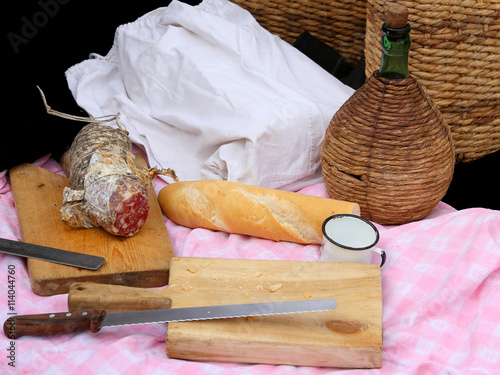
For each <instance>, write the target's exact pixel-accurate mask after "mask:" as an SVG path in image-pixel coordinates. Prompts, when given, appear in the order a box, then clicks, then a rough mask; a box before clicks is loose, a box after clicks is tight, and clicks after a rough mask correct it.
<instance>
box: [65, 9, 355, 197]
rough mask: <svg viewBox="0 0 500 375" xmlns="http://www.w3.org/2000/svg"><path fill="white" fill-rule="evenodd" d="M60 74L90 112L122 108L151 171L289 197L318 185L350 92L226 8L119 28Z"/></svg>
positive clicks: (173, 12)
mask: <svg viewBox="0 0 500 375" xmlns="http://www.w3.org/2000/svg"><path fill="white" fill-rule="evenodd" d="M66 78H67V81H68V85H69V88H70V90H71V92H72V94H73V96H74V98H75V100H76V102H77V103H78V105H79V106H81V107H82V108H83V109H84V110H86V111H87V112H88V113H89V114H90V115H92V116H94V117H97V116H103V115H109V114H116V113H117V112H120V114H121V116H120V119H121V121H122V122H123V124H124V125H125V126H126V128H127V130H128V131H129V133H130V138H131V140H132V142H134V143H136V144H137V145H140V146H142V148H143V149H144V150H145V152H146V153H147V156H148V159H149V163H150V165H152V166H154V165H156V166H159V167H163V168H172V169H174V170H175V171H176V173H177V175H178V176H179V179H180V180H198V179H227V180H230V181H236V182H241V183H247V184H252V185H258V186H264V187H269V188H284V189H288V190H298V189H300V188H301V187H302V186H305V185H307V184H309V183H311V182H312V181H313V180H315V181H317V179H318V178H319V179H321V173H320V148H321V142H322V140H323V137H324V132H325V130H326V128H327V126H328V124H329V122H330V120H331V118H332V116H333V114H334V113H335V112H336V111H337V110H338V108H339V107H340V106H341V105H342V104H343V103H344V102H345V100H347V98H349V96H350V95H351V94H352V93H353V90H352V89H351V88H350V87H348V86H346V85H344V84H342V83H341V82H340V81H339V80H337V79H336V78H335V77H333V76H331V75H330V74H329V73H327V72H326V71H324V70H323V69H322V68H321V67H319V66H318V65H317V64H316V63H314V62H313V61H312V60H310V59H309V58H308V57H306V56H305V55H303V54H302V53H301V52H299V51H298V50H296V49H295V48H294V47H293V46H291V45H289V44H288V43H286V42H285V41H283V40H281V39H280V38H278V37H277V36H275V35H272V34H271V33H269V32H268V31H267V30H265V29H264V28H262V27H261V26H260V25H259V24H258V23H257V22H256V21H255V19H254V18H253V16H252V15H251V14H250V13H249V12H247V11H246V10H244V9H243V8H241V7H239V6H238V5H236V4H234V3H231V2H230V1H228V0H205V1H203V2H202V3H200V4H199V5H197V6H191V5H188V4H184V3H182V2H179V1H176V0H174V1H172V2H171V3H170V4H169V5H168V6H167V7H164V8H158V9H156V10H154V11H152V12H150V13H148V14H146V15H144V16H143V17H141V18H139V19H138V20H136V21H135V22H132V23H129V24H125V25H122V26H120V27H119V28H118V29H117V30H116V34H115V40H114V43H113V46H112V48H111V50H110V51H109V53H108V54H107V55H106V56H104V57H103V56H94V58H91V59H89V60H85V61H83V62H81V63H79V64H77V65H75V66H73V67H71V68H70V69H68V70H67V71H66Z"/></svg>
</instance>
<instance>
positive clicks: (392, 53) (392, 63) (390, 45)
mask: <svg viewBox="0 0 500 375" xmlns="http://www.w3.org/2000/svg"><path fill="white" fill-rule="evenodd" d="M410 30H411V27H410V24H409V23H408V10H407V9H406V7H403V6H397V5H396V6H393V7H391V8H389V10H388V12H387V19H386V22H384V24H383V25H382V32H383V35H382V40H381V44H382V60H381V62H380V70H379V74H380V76H381V77H384V78H389V79H393V78H408V77H409V73H408V51H409V50H410V45H411V39H410Z"/></svg>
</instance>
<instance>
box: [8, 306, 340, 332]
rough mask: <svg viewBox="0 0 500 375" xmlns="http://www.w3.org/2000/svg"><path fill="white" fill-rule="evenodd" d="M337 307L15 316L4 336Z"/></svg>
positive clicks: (254, 307)
mask: <svg viewBox="0 0 500 375" xmlns="http://www.w3.org/2000/svg"><path fill="white" fill-rule="evenodd" d="M336 307H337V301H335V300H334V299H309V300H300V301H280V302H263V303H249V304H238V305H216V306H202V307H182V308H173V309H161V310H141V311H122V312H111V313H106V311H104V310H91V311H84V312H72V313H69V312H68V313H52V314H36V315H16V316H12V317H10V318H9V319H7V320H6V321H5V323H4V333H5V335H6V336H7V337H9V338H10V339H17V338H19V337H21V336H25V335H29V336H52V335H56V334H62V333H72V332H79V331H85V330H90V331H91V332H98V331H99V330H100V329H101V328H104V327H111V326H122V325H133V324H149V323H168V322H186V321H194V320H211V319H227V318H241V317H249V316H264V315H277V314H294V313H306V312H316V311H329V310H333V309H335V308H336Z"/></svg>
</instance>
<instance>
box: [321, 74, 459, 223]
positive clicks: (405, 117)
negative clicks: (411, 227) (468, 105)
mask: <svg viewBox="0 0 500 375" xmlns="http://www.w3.org/2000/svg"><path fill="white" fill-rule="evenodd" d="M321 165H322V171H323V180H324V182H325V185H326V187H327V189H328V192H329V194H330V196H331V197H335V198H336V199H340V200H346V201H349V202H357V203H359V205H360V207H361V216H363V217H364V218H366V219H368V220H373V221H375V222H377V223H379V224H383V225H391V224H394V225H396V224H405V223H408V222H411V221H415V220H419V219H422V218H424V217H425V216H427V215H428V214H429V212H430V211H432V209H434V208H435V207H436V205H437V204H438V203H439V201H440V200H441V199H442V198H443V196H444V195H445V193H446V191H447V189H448V187H449V185H450V183H451V179H452V177H453V170H454V165H455V156H454V151H453V142H452V138H451V133H450V130H449V127H448V126H447V124H446V122H445V121H444V119H443V116H442V114H441V112H440V111H439V109H438V108H437V106H436V105H435V104H434V103H433V101H432V100H430V99H429V96H428V95H427V94H426V93H425V91H424V90H423V89H422V88H421V86H420V85H419V84H418V83H417V81H415V79H414V78H412V77H410V78H403V79H393V80H389V79H386V78H382V77H380V76H379V75H378V72H375V73H374V74H373V75H372V76H371V77H370V78H369V79H368V81H367V82H366V83H365V85H363V87H361V88H360V89H358V90H357V91H356V92H355V93H354V94H353V96H351V98H349V99H348V100H347V101H346V102H345V103H344V104H343V105H342V107H341V108H340V109H339V110H338V111H337V113H336V114H335V115H334V116H333V118H332V121H331V122H330V125H329V126H328V129H327V130H326V133H325V138H324V140H323V145H322V149H321Z"/></svg>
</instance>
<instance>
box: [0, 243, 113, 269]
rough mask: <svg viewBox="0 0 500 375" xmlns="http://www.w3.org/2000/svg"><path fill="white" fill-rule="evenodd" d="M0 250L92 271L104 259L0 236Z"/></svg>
mask: <svg viewBox="0 0 500 375" xmlns="http://www.w3.org/2000/svg"><path fill="white" fill-rule="evenodd" d="M0 252H1V253H6V254H10V255H18V256H22V257H27V258H34V259H39V260H45V261H48V262H53V263H59V264H64V265H66V266H72V267H79V268H85V269H89V270H93V271H95V270H97V269H99V268H100V267H101V266H102V265H103V264H104V261H105V259H104V258H103V257H99V256H95V255H89V254H82V253H76V252H73V251H67V250H62V249H55V248H53V247H47V246H41V245H34V244H30V243H26V242H20V241H12V240H7V239H5V238H0Z"/></svg>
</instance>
